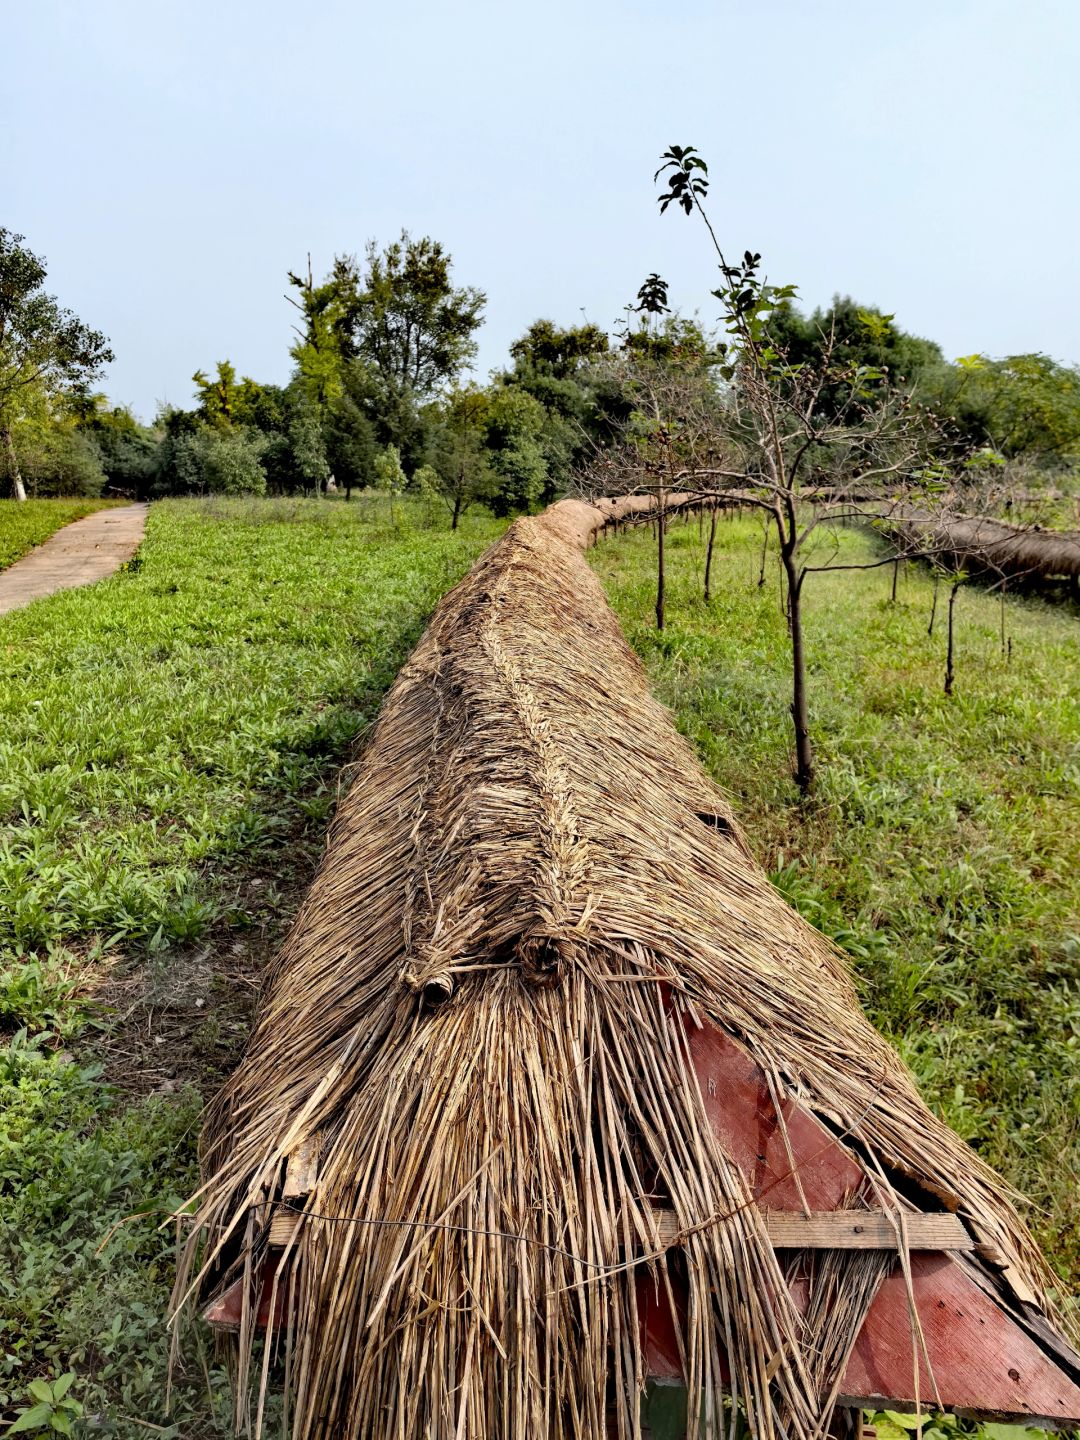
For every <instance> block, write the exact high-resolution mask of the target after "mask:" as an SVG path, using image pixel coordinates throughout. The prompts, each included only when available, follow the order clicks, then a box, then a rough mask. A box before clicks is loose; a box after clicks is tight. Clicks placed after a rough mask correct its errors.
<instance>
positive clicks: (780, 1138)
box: [686, 1020, 863, 1210]
mask: <svg viewBox="0 0 1080 1440" xmlns="http://www.w3.org/2000/svg"><path fill="white" fill-rule="evenodd" d="M686 1028H687V1035H688V1038H689V1048H690V1058H691V1061H692V1063H693V1066H694V1070H695V1071H696V1073H697V1077H698V1084H699V1085H700V1086H701V1095H702V1099H703V1101H704V1104H705V1113H706V1114H707V1115H708V1117H709V1122H710V1124H711V1125H712V1128H713V1133H714V1134H715V1136H716V1138H717V1139H718V1140H719V1141H720V1144H721V1146H722V1147H723V1149H724V1152H725V1154H727V1155H729V1156H730V1157H731V1159H732V1160H734V1161H735V1163H736V1165H738V1167H739V1169H740V1170H741V1171H742V1172H743V1174H744V1175H745V1176H746V1178H747V1181H748V1182H749V1185H750V1189H751V1191H752V1193H753V1195H754V1198H755V1200H759V1201H760V1202H761V1203H762V1205H763V1207H764V1208H765V1209H767V1210H801V1209H802V1203H801V1201H800V1198H799V1187H798V1185H797V1184H796V1182H795V1178H794V1176H793V1175H792V1173H791V1171H792V1164H791V1159H789V1157H788V1152H787V1149H786V1147H785V1145H784V1135H783V1131H782V1130H781V1127H780V1121H779V1119H778V1118H777V1114H776V1107H775V1106H774V1104H773V1102H772V1098H771V1096H770V1095H769V1087H768V1085H767V1083H766V1080H765V1075H764V1073H763V1071H762V1070H761V1068H760V1066H759V1065H758V1064H757V1063H756V1062H755V1061H754V1060H753V1059H752V1057H751V1056H750V1054H749V1052H748V1051H747V1050H744V1049H743V1047H742V1046H741V1045H740V1044H739V1043H738V1041H736V1040H734V1039H732V1037H731V1036H730V1035H728V1034H726V1033H725V1032H724V1031H723V1030H720V1029H718V1028H717V1027H716V1026H715V1025H713V1024H711V1023H710V1022H709V1021H706V1022H705V1023H704V1025H703V1026H701V1027H698V1026H697V1025H695V1024H694V1023H693V1021H690V1020H688V1021H687V1027H686ZM780 1108H781V1112H782V1114H783V1117H784V1122H785V1124H786V1126H787V1132H788V1143H789V1144H790V1146H791V1154H792V1156H793V1157H794V1160H795V1166H796V1168H797V1169H798V1174H799V1180H800V1181H801V1183H802V1189H803V1193H804V1194H805V1196H806V1201H807V1204H808V1205H809V1207H810V1209H811V1210H839V1209H841V1208H842V1207H843V1204H844V1200H845V1197H847V1196H849V1195H850V1194H851V1192H852V1191H853V1190H856V1189H857V1188H858V1187H859V1186H860V1185H861V1184H862V1181H863V1174H862V1171H861V1170H860V1169H859V1167H858V1165H856V1163H855V1162H854V1160H852V1158H851V1156H850V1155H848V1154H847V1152H846V1151H845V1150H844V1148H843V1146H842V1145H840V1144H839V1143H838V1142H837V1140H836V1139H835V1138H834V1137H833V1136H832V1135H830V1134H829V1132H828V1130H826V1129H825V1127H824V1126H823V1125H822V1124H821V1123H820V1121H818V1120H816V1119H815V1118H814V1116H813V1115H811V1114H810V1113H809V1111H807V1110H804V1109H803V1108H802V1106H801V1105H798V1104H797V1103H796V1102H795V1101H794V1100H792V1099H790V1098H789V1097H786V1096H785V1097H784V1098H783V1100H782V1101H781V1106H780Z"/></svg>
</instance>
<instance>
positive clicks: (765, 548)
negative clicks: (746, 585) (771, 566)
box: [757, 517, 769, 590]
mask: <svg viewBox="0 0 1080 1440" xmlns="http://www.w3.org/2000/svg"><path fill="white" fill-rule="evenodd" d="M768 552H769V521H768V517H766V520H765V533H764V536H763V538H762V542H761V569H760V571H759V572H758V581H757V583H758V589H759V590H760V589H761V588H762V586H763V585H764V584H765V556H766V555H767V554H768Z"/></svg>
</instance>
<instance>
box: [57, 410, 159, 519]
mask: <svg viewBox="0 0 1080 1440" xmlns="http://www.w3.org/2000/svg"><path fill="white" fill-rule="evenodd" d="M71 411H72V414H73V416H74V419H75V424H76V425H77V427H78V430H79V432H80V433H81V434H82V435H83V436H85V437H86V438H87V439H88V440H89V441H91V442H92V444H93V446H94V448H95V450H96V451H97V455H98V459H99V461H100V464H101V469H102V471H103V472H104V479H105V483H106V484H108V485H111V486H113V487H115V488H116V489H119V490H127V491H130V492H132V493H134V494H137V495H142V494H144V493H145V492H146V490H147V489H148V487H149V485H150V483H151V481H152V479H153V477H154V473H155V470H156V467H157V459H158V447H159V445H160V442H161V436H160V434H156V433H155V432H154V431H153V430H152V429H151V428H150V427H149V426H146V425H141V424H140V423H139V422H138V420H136V419H135V417H134V415H132V413H131V411H130V410H129V409H127V408H126V407H125V406H123V405H113V406H110V405H109V402H108V400H107V399H106V397H105V396H104V395H102V394H100V393H97V394H93V395H85V396H80V397H78V399H77V400H76V401H75V402H73V404H72V407H71Z"/></svg>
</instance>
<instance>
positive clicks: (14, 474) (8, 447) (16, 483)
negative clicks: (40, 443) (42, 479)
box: [3, 425, 26, 500]
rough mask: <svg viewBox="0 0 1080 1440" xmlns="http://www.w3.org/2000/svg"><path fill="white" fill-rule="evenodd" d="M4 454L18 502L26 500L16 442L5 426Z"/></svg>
mask: <svg viewBox="0 0 1080 1440" xmlns="http://www.w3.org/2000/svg"><path fill="white" fill-rule="evenodd" d="M3 436H4V454H5V455H6V456H7V463H8V478H9V479H10V481H11V488H12V490H14V492H15V499H16V500H25V499H26V486H25V485H24V484H23V478H22V472H21V471H20V470H19V457H18V456H17V455H16V454H15V441H14V440H13V439H12V438H11V430H10V428H9V427H8V426H7V425H5V426H4V428H3Z"/></svg>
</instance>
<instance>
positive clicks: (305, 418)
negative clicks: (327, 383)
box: [288, 384, 330, 495]
mask: <svg viewBox="0 0 1080 1440" xmlns="http://www.w3.org/2000/svg"><path fill="white" fill-rule="evenodd" d="M290 399H291V401H292V403H291V406H290V417H289V428H288V436H289V448H290V450H291V451H292V458H293V464H294V466H295V468H296V474H297V475H298V476H299V477H300V479H301V480H302V482H303V486H304V489H305V490H308V489H311V490H314V491H315V494H316V495H318V494H320V492H321V491H323V490H325V489H326V485H327V482H328V481H329V479H330V466H329V465H328V464H327V459H326V445H325V443H324V440H323V431H322V426H321V425H320V423H319V415H318V413H317V411H316V409H315V406H314V404H313V403H312V401H311V400H310V398H309V396H308V394H307V392H306V391H305V389H304V387H303V386H302V385H301V384H296V385H295V386H294V387H293V393H292V394H291V396H290Z"/></svg>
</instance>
